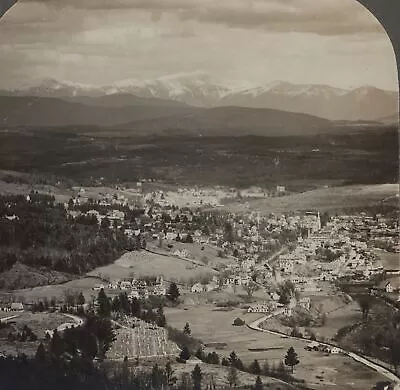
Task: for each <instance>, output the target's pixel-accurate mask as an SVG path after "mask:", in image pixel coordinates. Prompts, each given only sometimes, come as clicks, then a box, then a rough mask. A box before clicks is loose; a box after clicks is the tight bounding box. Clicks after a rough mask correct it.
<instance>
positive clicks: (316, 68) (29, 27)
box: [0, 0, 398, 90]
mask: <svg viewBox="0 0 400 390" xmlns="http://www.w3.org/2000/svg"><path fill="white" fill-rule="evenodd" d="M182 73H183V74H189V75H192V74H194V75H196V74H207V75H208V76H209V78H210V79H211V80H212V81H213V82H216V83H221V84H225V85H228V84H229V85H230V86H244V85H246V86H259V85H264V84H268V83H270V82H273V81H276V80H283V81H287V82H291V83H296V84H327V85H331V86H334V87H339V88H356V87H359V86H363V85H372V86H376V87H378V88H383V89H388V90H397V85H398V84H397V69H396V62H395V56H394V53H393V49H392V46H391V43H390V40H389V38H388V37H387V35H386V33H385V31H384V29H383V27H381V25H380V24H379V22H378V21H377V20H376V19H375V17H374V16H373V15H372V14H370V13H369V11H367V10H366V9H365V8H364V7H363V6H362V5H360V4H359V3H358V2H357V1H356V0H20V1H19V2H18V3H17V4H16V5H14V6H13V7H12V8H11V9H10V10H9V11H8V12H7V13H6V14H5V15H4V16H3V17H2V19H1V20H0V89H8V88H21V87H24V86H29V85H34V84H37V83H40V82H41V80H44V79H47V78H52V79H56V80H59V81H69V82H75V83H80V84H90V85H95V86H102V85H110V84H113V83H116V82H118V81H121V80H130V79H135V80H152V79H156V78H160V77H163V76H167V75H173V74H182ZM194 77H195V76H194Z"/></svg>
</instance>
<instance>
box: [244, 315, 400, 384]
mask: <svg viewBox="0 0 400 390" xmlns="http://www.w3.org/2000/svg"><path fill="white" fill-rule="evenodd" d="M281 313H282V309H280V310H277V311H275V312H274V313H272V314H269V315H266V316H263V317H261V318H259V319H258V320H255V321H253V322H252V323H251V324H248V325H247V326H248V327H249V328H250V329H253V330H255V331H257V332H264V333H270V334H273V335H276V336H280V337H282V336H284V337H285V338H288V339H294V340H300V341H303V342H305V343H308V342H310V340H308V339H303V338H301V337H294V336H288V335H286V334H285V333H281V332H276V331H273V330H267V329H262V328H260V324H261V323H262V322H265V321H266V320H268V319H270V318H272V317H274V316H276V315H279V314H281ZM317 342H318V344H319V345H323V346H327V347H335V348H337V346H336V345H333V344H329V343H322V342H319V341H317ZM339 350H340V352H341V353H342V354H344V355H347V356H349V357H351V358H352V359H354V360H355V361H357V362H359V363H361V364H364V365H365V366H367V367H369V368H372V369H373V370H375V371H377V372H378V373H379V374H381V375H383V376H385V377H386V378H387V379H388V380H390V381H392V382H394V383H395V390H399V389H400V378H399V377H398V376H397V375H395V374H394V373H393V372H391V371H389V370H388V369H386V368H385V367H383V366H381V365H379V364H377V363H374V362H372V361H370V360H368V359H366V358H364V357H363V356H361V355H357V354H356V353H354V352H350V351H346V350H344V349H342V348H339Z"/></svg>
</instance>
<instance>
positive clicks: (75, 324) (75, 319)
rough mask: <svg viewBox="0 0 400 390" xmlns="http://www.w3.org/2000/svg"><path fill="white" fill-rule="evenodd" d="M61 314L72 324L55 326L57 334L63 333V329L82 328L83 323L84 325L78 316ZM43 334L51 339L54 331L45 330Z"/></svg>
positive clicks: (66, 323) (65, 323)
mask: <svg viewBox="0 0 400 390" xmlns="http://www.w3.org/2000/svg"><path fill="white" fill-rule="evenodd" d="M62 314H63V316H65V317H67V318H69V319H71V320H72V321H73V322H64V323H63V324H61V325H59V326H57V332H58V333H60V332H63V331H64V330H65V329H68V328H77V327H79V326H82V325H83V323H84V320H83V319H82V318H80V317H78V316H76V315H74V314H67V313H62ZM45 333H46V334H49V335H50V337H53V333H54V331H53V330H50V329H47V330H46V331H45Z"/></svg>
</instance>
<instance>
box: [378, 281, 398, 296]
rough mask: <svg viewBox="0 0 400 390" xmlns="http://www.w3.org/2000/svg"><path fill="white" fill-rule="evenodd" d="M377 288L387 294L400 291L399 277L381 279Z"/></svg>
mask: <svg viewBox="0 0 400 390" xmlns="http://www.w3.org/2000/svg"><path fill="white" fill-rule="evenodd" d="M379 289H380V290H383V291H385V292H386V293H388V294H391V293H394V292H397V291H400V277H395V278H391V279H387V280H385V281H383V282H382V283H381V284H380V285H379Z"/></svg>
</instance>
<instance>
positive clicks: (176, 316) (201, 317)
mask: <svg viewBox="0 0 400 390" xmlns="http://www.w3.org/2000/svg"><path fill="white" fill-rule="evenodd" d="M166 316H167V321H168V323H169V324H170V325H171V326H173V327H176V328H178V329H182V328H183V326H184V325H185V323H186V322H189V324H190V327H191V330H192V334H193V336H194V337H196V338H198V339H200V340H201V341H202V342H203V343H206V344H209V343H211V346H212V343H222V344H225V345H226V346H225V347H224V348H222V349H217V350H216V351H217V353H219V354H221V355H225V356H227V355H229V353H230V352H231V351H233V350H234V351H235V352H236V353H237V354H238V356H239V357H240V358H241V359H242V360H243V361H244V362H245V363H250V362H251V361H253V360H254V359H258V360H259V361H260V363H262V362H264V361H265V360H268V362H269V364H270V365H272V364H275V365H277V364H278V363H279V362H280V361H281V360H282V359H283V358H284V356H285V353H286V351H287V349H288V348H289V347H290V346H293V347H294V348H295V350H296V352H297V353H298V355H299V360H300V364H299V365H298V366H297V367H296V370H295V376H296V377H297V378H301V379H305V380H306V381H307V383H308V384H310V385H312V386H313V387H315V388H317V387H318V388H321V389H334V388H335V389H338V388H340V389H360V388H365V389H369V388H370V387H372V385H373V384H375V382H376V381H378V380H381V379H382V377H381V376H380V375H378V374H376V373H375V372H374V371H371V370H368V369H366V368H365V367H363V366H362V365H360V364H358V363H355V362H354V361H353V360H352V359H350V358H348V357H344V356H341V355H331V356H328V355H324V354H322V353H319V352H309V351H306V350H304V346H305V342H304V341H300V340H291V339H286V338H283V337H280V336H275V335H271V334H266V333H261V332H256V331H253V330H251V329H249V328H248V327H246V326H242V327H234V326H232V321H233V320H234V318H236V317H240V318H242V319H244V320H245V321H246V322H248V323H249V322H251V321H253V320H254V319H256V318H259V317H260V315H257V314H247V313H245V312H244V311H243V310H241V309H234V310H232V311H216V310H215V308H214V307H213V306H211V305H204V306H195V307H188V308H187V310H183V309H178V308H174V309H167V310H166ZM220 348H221V345H220ZM252 348H257V349H260V348H261V349H262V348H270V349H269V350H268V351H251V350H250V349H252ZM271 348H274V349H271ZM317 376H320V377H322V378H323V379H322V381H321V380H320V379H319V378H317Z"/></svg>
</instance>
